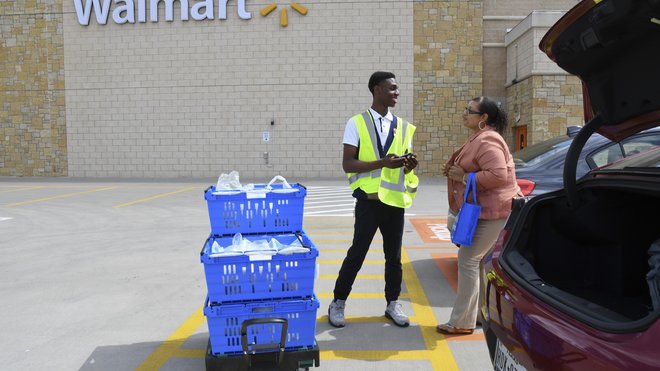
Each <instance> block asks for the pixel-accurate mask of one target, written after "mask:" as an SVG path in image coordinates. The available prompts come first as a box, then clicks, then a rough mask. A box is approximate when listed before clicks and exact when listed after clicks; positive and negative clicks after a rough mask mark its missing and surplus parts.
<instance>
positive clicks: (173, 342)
mask: <svg viewBox="0 0 660 371" xmlns="http://www.w3.org/2000/svg"><path fill="white" fill-rule="evenodd" d="M203 310H204V306H200V307H199V309H197V310H196V311H195V313H193V314H192V315H191V316H190V317H188V319H187V320H186V321H185V322H184V323H183V324H182V325H181V326H180V327H179V328H178V329H176V331H174V333H172V335H170V337H168V338H167V339H166V340H165V341H164V342H163V343H161V344H160V345H159V346H158V348H156V350H154V352H153V353H151V354H150V355H149V357H147V359H145V360H144V362H142V364H141V365H140V366H138V368H137V369H136V370H138V371H151V370H159V369H160V368H161V367H163V365H165V363H167V360H168V359H169V358H170V357H172V355H173V354H175V353H178V352H180V351H183V349H179V347H180V346H181V345H182V344H183V343H184V342H185V341H186V339H188V338H189V337H190V336H191V335H192V334H193V333H194V332H195V331H196V330H197V329H198V328H199V326H201V325H202V324H203V323H204V314H203V313H204V312H203ZM184 352H185V351H184ZM202 352H204V351H202ZM186 354H187V352H186Z"/></svg>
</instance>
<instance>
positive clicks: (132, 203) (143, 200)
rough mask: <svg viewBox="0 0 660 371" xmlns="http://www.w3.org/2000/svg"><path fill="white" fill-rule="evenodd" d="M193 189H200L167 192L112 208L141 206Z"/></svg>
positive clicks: (189, 188) (189, 189)
mask: <svg viewBox="0 0 660 371" xmlns="http://www.w3.org/2000/svg"><path fill="white" fill-rule="evenodd" d="M193 189H198V187H188V188H183V189H179V190H177V191H174V192H167V193H163V194H159V195H156V196H151V197H147V198H143V199H140V200H135V201H131V202H126V203H123V204H119V205H115V206H113V207H112V208H113V209H118V208H120V207H124V206H130V205H135V204H139V203H141V202H146V201H151V200H155V199H157V198H161V197H166V196H171V195H174V194H177V193H181V192H188V191H192V190H193Z"/></svg>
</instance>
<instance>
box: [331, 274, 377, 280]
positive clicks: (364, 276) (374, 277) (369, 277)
mask: <svg viewBox="0 0 660 371" xmlns="http://www.w3.org/2000/svg"><path fill="white" fill-rule="evenodd" d="M319 278H321V279H324V280H336V279H337V275H336V274H321V275H319ZM356 278H357V279H359V280H382V279H384V278H385V276H384V275H382V274H358V275H357V277H356Z"/></svg>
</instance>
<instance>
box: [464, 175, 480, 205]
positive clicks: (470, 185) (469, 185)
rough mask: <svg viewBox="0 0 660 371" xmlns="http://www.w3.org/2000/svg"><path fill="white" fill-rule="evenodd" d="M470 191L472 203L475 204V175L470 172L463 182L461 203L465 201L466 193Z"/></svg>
mask: <svg viewBox="0 0 660 371" xmlns="http://www.w3.org/2000/svg"><path fill="white" fill-rule="evenodd" d="M470 191H472V199H473V203H474V204H475V205H476V204H477V176H476V175H475V174H474V173H473V172H471V173H470V174H469V175H468V178H467V182H465V193H463V203H465V202H467V199H468V193H470Z"/></svg>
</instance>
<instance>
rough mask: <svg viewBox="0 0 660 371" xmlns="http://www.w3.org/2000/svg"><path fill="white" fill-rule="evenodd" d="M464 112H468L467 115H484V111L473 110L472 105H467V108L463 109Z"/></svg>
mask: <svg viewBox="0 0 660 371" xmlns="http://www.w3.org/2000/svg"><path fill="white" fill-rule="evenodd" d="M463 114H466V115H483V112H479V111H473V110H471V109H470V107H465V110H464V111H463Z"/></svg>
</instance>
